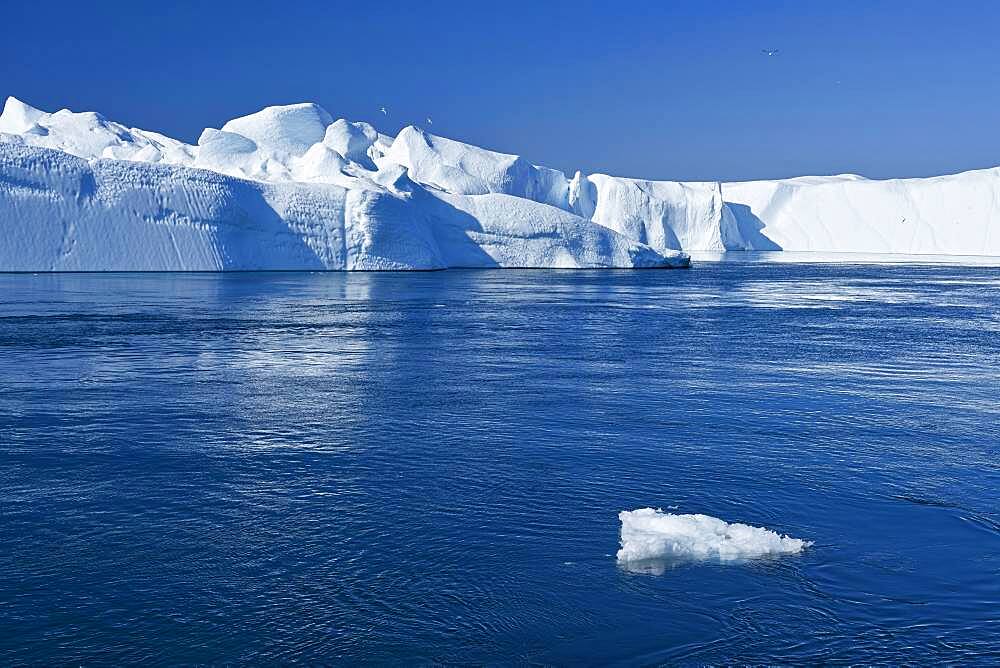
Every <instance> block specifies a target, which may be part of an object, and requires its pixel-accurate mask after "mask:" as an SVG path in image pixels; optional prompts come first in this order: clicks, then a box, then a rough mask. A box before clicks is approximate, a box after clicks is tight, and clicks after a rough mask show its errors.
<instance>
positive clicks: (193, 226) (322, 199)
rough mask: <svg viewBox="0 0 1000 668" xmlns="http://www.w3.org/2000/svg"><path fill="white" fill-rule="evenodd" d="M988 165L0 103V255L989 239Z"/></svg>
mask: <svg viewBox="0 0 1000 668" xmlns="http://www.w3.org/2000/svg"><path fill="white" fill-rule="evenodd" d="M998 211H1000V170H997V169H994V170H985V171H980V172H968V173H965V174H958V175H955V176H947V177H938V178H932V179H909V180H894V181H869V180H866V179H862V178H860V177H854V176H840V177H810V178H803V179H789V180H785V181H767V182H748V183H682V182H670V181H643V180H638V179H627V178H619V177H613V176H608V175H604V174H590V175H584V174H582V173H580V172H577V173H576V174H575V175H574V176H573V177H572V178H567V176H566V175H565V174H563V173H562V172H560V171H558V170H553V169H548V168H545V167H540V166H538V165H534V164H532V163H531V162H529V161H528V160H525V159H524V158H522V157H520V156H516V155H509V154H504V153H498V152H495V151H489V150H486V149H482V148H478V147H475V146H471V145H468V144H464V143H461V142H458V141H454V140H451V139H446V138H444V137H438V136H435V135H432V134H430V133H428V132H425V131H424V130H421V129H419V128H416V127H412V126H411V127H406V128H404V129H403V130H402V131H401V132H400V133H399V134H398V135H397V136H396V137H390V136H387V135H384V134H381V133H380V132H379V131H378V130H377V129H376V128H374V127H373V126H371V125H369V124H367V123H355V122H350V121H347V120H345V119H339V120H334V118H333V117H332V116H331V115H330V114H329V113H327V112H326V111H325V110H324V109H322V108H321V107H319V106H317V105H315V104H295V105H289V106H281V107H268V108H266V109H263V110H261V111H259V112H257V113H254V114H251V115H249V116H244V117H241V118H237V119H234V120H231V121H229V122H227V123H225V124H224V125H223V126H222V127H221V128H219V129H214V128H209V129H206V130H205V131H204V132H203V133H202V134H201V137H200V138H199V140H198V143H197V145H189V144H185V143H183V142H180V141H177V140H174V139H171V138H169V137H166V136H163V135H161V134H158V133H155V132H150V131H146V130H139V129H136V128H127V127H125V126H123V125H120V124H118V123H115V122H113V121H110V120H108V119H106V118H104V117H103V116H101V115H100V114H97V113H92V112H87V113H74V112H71V111H69V110H62V111H58V112H55V113H46V112H43V111H40V110H38V109H35V108H33V107H31V106H29V105H27V104H24V103H23V102H20V101H18V100H16V99H14V98H9V99H8V100H7V102H6V104H5V106H4V110H3V113H2V114H0V270H7V271H11V270H15V271H51V270H129V269H132V270H185V269H186V270H224V269H358V270H365V269H373V270H380V269H389V270H399V269H439V268H447V267H567V268H582V267H667V266H684V265H686V264H687V262H688V257H687V255H686V252H687V251H727V250H782V249H783V250H811V251H828V252H839V251H862V252H894V253H952V254H985V255H989V254H995V255H1000V232H997V233H993V232H992V227H993V226H994V225H995V220H996V219H997V217H998Z"/></svg>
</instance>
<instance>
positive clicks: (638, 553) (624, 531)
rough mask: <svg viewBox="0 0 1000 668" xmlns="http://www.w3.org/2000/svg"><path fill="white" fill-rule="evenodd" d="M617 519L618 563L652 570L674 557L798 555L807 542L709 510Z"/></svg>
mask: <svg viewBox="0 0 1000 668" xmlns="http://www.w3.org/2000/svg"><path fill="white" fill-rule="evenodd" d="M618 519H620V520H621V523H622V526H621V549H620V550H618V555H617V557H618V563H619V564H621V565H622V566H624V567H625V568H628V569H630V570H649V569H650V568H651V567H652V568H653V570H655V565H656V564H663V563H664V562H667V563H669V562H678V561H700V560H717V561H724V562H726V561H728V562H732V561H739V560H746V559H759V558H761V557H771V556H779V555H785V554H797V553H798V552H801V551H802V550H804V549H805V548H807V547H809V546H810V545H812V543H811V542H809V541H805V540H800V539H798V538H789V537H788V536H782V535H780V534H778V533H776V532H774V531H771V530H770V529H764V528H761V527H754V526H750V525H747V524H738V523H733V524H730V523H728V522H725V521H724V520H720V519H718V518H716V517H711V516H709V515H675V514H671V513H665V512H663V511H662V510H654V509H653V508H640V509H638V510H626V511H622V512H621V513H619V514H618Z"/></svg>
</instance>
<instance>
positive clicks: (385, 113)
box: [379, 107, 389, 116]
mask: <svg viewBox="0 0 1000 668" xmlns="http://www.w3.org/2000/svg"><path fill="white" fill-rule="evenodd" d="M379 111H381V112H382V114H383V115H385V116H388V115H389V112H388V111H386V110H385V107H382V108H380V109H379Z"/></svg>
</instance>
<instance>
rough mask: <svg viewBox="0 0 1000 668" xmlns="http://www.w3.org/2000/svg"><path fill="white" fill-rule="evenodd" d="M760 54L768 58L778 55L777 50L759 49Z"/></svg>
mask: <svg viewBox="0 0 1000 668" xmlns="http://www.w3.org/2000/svg"><path fill="white" fill-rule="evenodd" d="M760 52H761V53H763V54H764V55H765V56H768V57H770V56H776V55H778V50H777V49H761V50H760Z"/></svg>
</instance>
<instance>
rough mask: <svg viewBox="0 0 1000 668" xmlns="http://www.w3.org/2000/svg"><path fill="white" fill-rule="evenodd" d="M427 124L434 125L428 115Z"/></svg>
mask: <svg viewBox="0 0 1000 668" xmlns="http://www.w3.org/2000/svg"><path fill="white" fill-rule="evenodd" d="M427 125H434V121H432V120H431V117H430V116H428V117H427Z"/></svg>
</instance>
